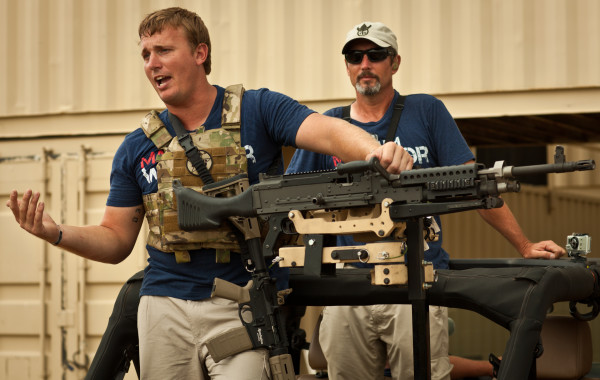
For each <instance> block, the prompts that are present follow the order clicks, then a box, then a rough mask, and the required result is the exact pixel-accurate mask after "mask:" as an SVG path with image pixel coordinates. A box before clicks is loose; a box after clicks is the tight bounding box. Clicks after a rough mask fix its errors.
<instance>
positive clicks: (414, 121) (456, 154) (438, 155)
mask: <svg viewBox="0 0 600 380" xmlns="http://www.w3.org/2000/svg"><path fill="white" fill-rule="evenodd" d="M398 96H399V94H398V92H395V95H394V100H393V101H392V103H391V104H390V107H389V108H388V110H387V111H386V113H385V115H384V116H383V117H382V118H381V120H379V121H376V122H369V123H361V122H358V121H356V120H352V121H351V122H352V124H354V125H357V126H359V127H361V128H362V129H364V130H365V131H367V132H369V133H370V134H371V135H372V136H373V138H376V139H377V140H378V141H379V142H380V143H382V144H383V143H385V142H386V141H385V137H386V136H387V131H388V128H389V124H390V121H391V119H392V113H393V108H394V104H395V102H396V99H397V98H398ZM325 115H328V116H333V117H338V118H341V117H342V107H337V108H332V109H330V110H329V111H327V112H325ZM394 141H395V142H396V144H398V145H401V146H402V147H404V149H406V150H407V151H408V152H409V153H410V155H411V156H412V158H413V159H414V161H415V163H414V164H415V166H416V165H419V166H420V167H421V168H429V167H438V166H449V165H460V164H463V163H465V162H467V161H469V160H472V159H474V156H473V153H472V152H471V150H470V149H469V146H468V145H467V143H466V142H465V139H464V138H463V136H462V135H461V133H460V131H459V129H458V127H457V125H456V123H455V121H454V119H453V118H452V116H451V115H450V113H449V112H448V110H447V109H446V107H445V106H444V104H443V103H442V101H441V100H439V99H437V98H435V97H433V96H431V95H426V94H415V95H409V96H407V97H406V99H405V102H404V110H403V111H402V116H401V118H400V122H399V123H398V128H397V130H396V138H395V140H394ZM339 163H340V160H339V159H338V158H337V157H332V156H328V155H324V154H317V153H313V152H309V151H305V150H300V149H299V150H297V151H296V153H295V154H294V156H293V157H292V160H291V162H290V165H289V166H288V169H287V173H299V172H305V171H312V170H329V169H334V168H335V167H336V166H337V164H339ZM435 218H436V220H437V222H438V225H439V226H440V229H441V227H442V224H441V221H440V219H439V217H437V216H436V217H435ZM337 244H338V245H359V244H361V243H357V242H355V241H354V240H353V239H352V238H351V237H350V236H346V235H343V236H339V237H338V242H337ZM428 245H429V250H427V251H426V252H425V259H426V260H428V261H431V262H433V265H434V267H435V268H437V269H445V268H448V260H449V256H448V253H447V252H446V251H445V250H444V249H443V248H442V233H441V231H440V238H439V240H438V241H437V242H433V243H429V242H428Z"/></svg>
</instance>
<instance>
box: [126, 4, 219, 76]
mask: <svg viewBox="0 0 600 380" xmlns="http://www.w3.org/2000/svg"><path fill="white" fill-rule="evenodd" d="M166 27H173V28H183V30H184V31H185V34H186V36H187V39H188V42H189V43H190V47H191V49H192V51H193V50H194V49H196V47H198V45H200V44H206V46H208V55H207V57H206V61H204V64H203V66H204V71H205V72H206V74H207V75H208V74H210V65H211V58H210V53H211V46H210V36H209V34H208V28H206V25H204V22H203V21H202V19H201V18H200V16H198V15H197V14H196V13H194V12H190V11H188V10H187V9H183V8H179V7H172V8H166V9H161V10H158V11H155V12H152V13H150V14H149V15H147V16H146V17H145V18H144V19H143V20H142V22H141V23H140V26H139V28H138V34H139V37H140V39H142V37H144V36H151V35H153V34H155V33H160V32H162V31H163V29H165V28H166Z"/></svg>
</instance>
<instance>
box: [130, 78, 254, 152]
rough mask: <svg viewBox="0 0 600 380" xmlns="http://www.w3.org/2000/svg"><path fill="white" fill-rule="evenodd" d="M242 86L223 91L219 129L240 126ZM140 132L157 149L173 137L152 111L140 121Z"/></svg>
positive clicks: (155, 112)
mask: <svg viewBox="0 0 600 380" xmlns="http://www.w3.org/2000/svg"><path fill="white" fill-rule="evenodd" d="M244 91H245V90H244V86H243V85H241V84H234V85H231V86H228V87H227V88H226V89H225V97H224V99H223V112H222V114H221V127H222V128H225V129H228V130H231V129H237V130H239V129H240V126H241V124H242V112H241V111H242V96H243V95H244ZM141 127H142V130H143V131H144V133H145V134H146V136H147V137H148V138H149V139H150V140H152V142H153V143H154V145H156V147H157V148H158V149H160V148H162V147H164V146H165V145H168V144H169V143H170V142H171V140H172V139H173V136H171V134H170V133H169V131H168V130H167V127H165V125H164V124H163V122H162V121H161V120H160V117H158V112H157V111H155V110H152V111H150V112H148V113H147V114H146V116H144V118H143V119H142V125H141Z"/></svg>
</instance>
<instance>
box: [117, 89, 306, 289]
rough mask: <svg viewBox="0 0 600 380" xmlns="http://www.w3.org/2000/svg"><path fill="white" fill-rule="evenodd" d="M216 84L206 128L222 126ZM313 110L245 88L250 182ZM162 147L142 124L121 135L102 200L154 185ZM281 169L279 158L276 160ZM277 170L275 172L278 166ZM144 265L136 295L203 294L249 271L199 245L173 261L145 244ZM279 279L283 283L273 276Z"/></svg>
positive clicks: (125, 199) (131, 195)
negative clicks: (218, 281)
mask: <svg viewBox="0 0 600 380" xmlns="http://www.w3.org/2000/svg"><path fill="white" fill-rule="evenodd" d="M215 87H216V88H217V98H216V99H215V103H214V104H213V107H212V109H211V112H210V115H209V116H208V118H207V120H206V122H205V123H204V126H205V128H206V129H207V130H208V129H214V128H219V127H220V126H221V110H222V108H223V107H222V106H223V97H224V94H225V89H224V88H222V87H218V86H215ZM313 112H314V111H312V110H310V109H308V108H307V107H305V106H303V105H301V104H299V103H298V102H296V101H295V100H293V99H291V98H289V97H287V96H285V95H283V94H280V93H277V92H274V91H269V90H268V89H260V90H248V91H246V92H245V93H244V96H243V98H242V110H241V117H242V120H241V122H242V123H241V130H240V133H241V142H242V145H243V146H244V148H245V149H246V158H247V159H248V177H249V180H250V183H255V182H257V181H258V174H259V173H264V172H266V171H267V169H268V168H269V167H270V165H271V164H272V162H273V160H275V159H277V157H279V153H280V151H281V147H282V146H295V141H296V133H297V131H298V128H299V127H300V124H302V122H303V121H304V119H306V117H308V115H310V114H311V113H313ZM160 118H161V120H162V122H163V123H164V124H165V125H166V126H167V129H168V130H169V132H170V133H171V135H173V136H175V135H176V133H175V131H174V130H173V127H172V126H171V125H170V123H169V120H168V118H167V112H166V111H163V112H162V113H161V114H160ZM162 153H163V152H162V151H161V150H159V149H158V148H156V146H155V145H154V143H152V141H151V140H150V139H148V138H147V137H146V135H145V134H144V131H143V130H142V129H141V128H138V129H136V130H135V131H133V132H132V133H130V134H128V135H127V136H126V137H125V140H124V141H123V143H122V144H121V146H120V147H119V149H118V150H117V152H116V154H115V158H114V160H113V166H112V172H111V175H110V193H109V195H108V200H107V202H106V204H107V206H114V207H133V206H138V205H142V204H143V200H142V196H143V195H145V194H149V193H155V192H157V191H158V183H157V173H156V163H157V157H158V156H160V155H161V154H162ZM280 168H281V171H283V163H281V165H280ZM281 171H280V172H281ZM147 249H148V254H149V258H148V266H147V267H146V269H145V275H144V282H143V284H142V289H141V292H140V294H141V295H154V296H169V297H175V298H180V299H185V300H200V299H204V298H208V297H209V296H210V292H211V289H212V284H213V280H214V278H215V277H219V278H222V279H224V280H227V281H230V282H233V283H235V284H238V285H245V284H246V283H247V282H248V281H249V280H250V274H249V273H248V272H247V271H246V270H245V269H244V267H243V266H242V261H241V258H240V255H239V254H237V253H234V252H232V253H231V260H230V263H228V264H217V263H216V262H215V251H214V250H212V249H202V250H194V251H190V256H191V262H189V263H184V264H177V263H176V262H175V256H174V255H173V254H172V253H167V252H162V251H160V250H157V249H155V248H153V247H150V246H147ZM276 268H277V269H276V270H275V271H274V272H273V276H274V277H277V278H278V280H282V281H286V280H287V276H286V274H287V271H284V270H283V269H278V267H277V266H276ZM278 285H280V286H283V285H282V284H281V282H279V281H278Z"/></svg>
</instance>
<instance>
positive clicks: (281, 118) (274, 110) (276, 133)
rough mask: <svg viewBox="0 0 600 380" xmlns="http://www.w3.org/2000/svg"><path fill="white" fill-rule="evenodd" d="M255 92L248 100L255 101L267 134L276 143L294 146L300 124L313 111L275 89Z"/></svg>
mask: <svg viewBox="0 0 600 380" xmlns="http://www.w3.org/2000/svg"><path fill="white" fill-rule="evenodd" d="M256 93H257V94H256V95H257V96H256V97H255V98H249V100H250V101H255V102H257V104H256V106H257V107H258V109H259V110H260V115H261V117H262V118H263V124H264V125H265V126H266V128H267V133H268V134H269V136H271V138H272V139H273V141H275V142H277V143H278V144H281V145H283V146H294V147H295V146H296V134H297V133H298V129H299V128H300V125H301V124H302V122H304V120H305V119H306V118H307V117H308V116H309V115H310V114H312V113H314V112H315V111H313V110H311V109H310V108H308V107H306V106H305V105H302V104H300V103H298V101H296V100H294V99H292V98H290V97H289V96H287V95H284V94H281V93H279V92H276V91H270V90H268V89H260V90H256ZM245 101H246V97H244V102H245ZM251 107H252V106H251Z"/></svg>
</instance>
